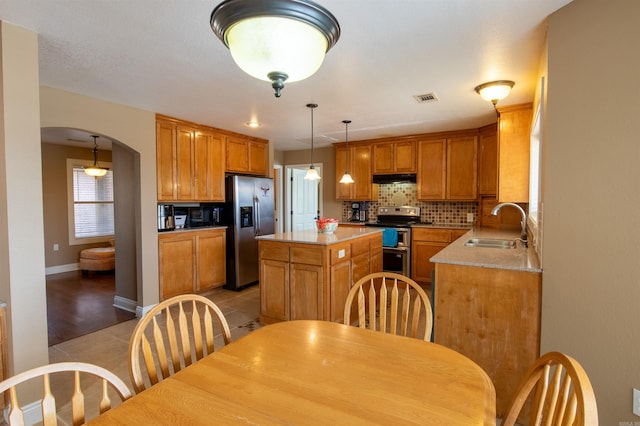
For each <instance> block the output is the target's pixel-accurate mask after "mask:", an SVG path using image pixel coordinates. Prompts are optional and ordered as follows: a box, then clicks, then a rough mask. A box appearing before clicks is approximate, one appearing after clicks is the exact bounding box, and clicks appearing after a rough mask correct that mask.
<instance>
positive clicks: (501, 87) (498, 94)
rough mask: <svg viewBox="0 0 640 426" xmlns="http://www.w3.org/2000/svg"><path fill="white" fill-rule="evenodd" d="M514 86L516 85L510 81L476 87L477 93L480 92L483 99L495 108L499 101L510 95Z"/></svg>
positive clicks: (494, 82) (491, 82)
mask: <svg viewBox="0 0 640 426" xmlns="http://www.w3.org/2000/svg"><path fill="white" fill-rule="evenodd" d="M514 84H515V83H514V82H513V81H510V80H497V81H490V82H488V83H483V84H481V85H479V86H476V88H475V91H476V92H478V94H479V95H480V96H481V97H482V99H484V100H485V101H490V102H491V103H492V104H493V107H494V108H495V107H496V104H497V103H498V101H500V100H502V99H504V98H506V97H507V95H509V92H511V88H512V87H513V85H514Z"/></svg>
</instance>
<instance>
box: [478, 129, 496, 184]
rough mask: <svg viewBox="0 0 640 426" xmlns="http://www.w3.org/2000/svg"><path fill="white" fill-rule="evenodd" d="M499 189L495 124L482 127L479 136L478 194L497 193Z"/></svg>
mask: <svg viewBox="0 0 640 426" xmlns="http://www.w3.org/2000/svg"><path fill="white" fill-rule="evenodd" d="M497 189H498V129H497V126H496V125H495V124H492V125H489V126H485V127H483V128H481V129H480V136H479V138H478V194H479V195H495V194H496V191H497Z"/></svg>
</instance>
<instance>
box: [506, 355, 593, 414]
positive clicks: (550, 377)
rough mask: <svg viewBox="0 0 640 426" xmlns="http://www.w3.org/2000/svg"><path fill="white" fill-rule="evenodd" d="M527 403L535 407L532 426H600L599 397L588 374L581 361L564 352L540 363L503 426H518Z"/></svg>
mask: <svg viewBox="0 0 640 426" xmlns="http://www.w3.org/2000/svg"><path fill="white" fill-rule="evenodd" d="M534 388H535V394H534V393H533V390H534ZM527 401H531V404H533V405H532V406H531V411H530V415H529V423H528V424H529V425H530V426H534V425H535V426H538V425H576V426H591V425H594V426H595V425H597V424H598V408H597V406H596V397H595V394H594V393H593V388H592V387H591V382H590V381H589V377H588V376H587V373H586V372H585V371H584V369H583V368H582V366H581V365H580V364H579V363H578V361H576V360H575V359H573V358H571V357H570V356H568V355H565V354H563V353H560V352H549V353H547V354H545V355H543V356H541V357H540V358H538V360H536V362H535V363H534V364H533V366H532V367H531V368H530V369H529V371H528V372H527V374H526V375H525V378H524V379H523V381H522V382H521V383H520V385H519V386H518V390H517V391H516V394H515V397H514V398H513V400H512V402H511V404H510V405H509V408H508V409H507V415H506V416H505V418H504V420H503V422H502V425H503V426H513V425H515V424H516V422H517V421H518V417H519V416H520V413H521V411H522V408H523V406H524V404H525V402H527ZM520 420H521V421H522V420H523V419H520Z"/></svg>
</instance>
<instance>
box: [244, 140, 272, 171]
mask: <svg viewBox="0 0 640 426" xmlns="http://www.w3.org/2000/svg"><path fill="white" fill-rule="evenodd" d="M248 153H249V173H252V174H255V175H261V176H266V175H267V158H268V152H267V144H265V143H262V142H248Z"/></svg>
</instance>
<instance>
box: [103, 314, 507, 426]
mask: <svg viewBox="0 0 640 426" xmlns="http://www.w3.org/2000/svg"><path fill="white" fill-rule="evenodd" d="M495 407H496V400H495V390H494V387H493V384H492V382H491V380H490V379H489V377H488V376H487V374H486V373H485V372H484V371H483V370H482V369H481V368H480V367H479V366H478V365H476V364H475V363H474V362H473V361H471V360H470V359H469V358H466V357H465V356H464V355H462V354H460V353H458V352H455V351H453V350H451V349H448V348H446V347H444V346H441V345H438V344H434V343H430V342H425V341H423V340H419V339H412V338H408V337H401V336H395V335H389V334H384V333H381V332H375V331H370V330H367V329H362V328H358V327H351V326H346V325H343V324H338V323H332V322H327V321H287V322H281V323H276V324H272V325H268V326H266V327H263V328H260V329H257V330H255V331H252V332H251V333H249V334H247V335H246V336H244V337H242V338H240V339H238V340H237V341H234V342H232V343H230V344H229V345H226V346H225V347H224V348H222V349H221V350H219V351H216V352H214V353H212V354H210V355H208V356H207V357H205V358H203V359H202V360H200V361H198V362H196V363H195V364H193V365H191V366H189V367H187V368H185V369H184V370H182V371H180V372H178V373H176V374H175V375H173V376H171V377H169V378H167V379H165V380H163V381H162V382H160V383H158V384H157V385H155V386H152V387H150V388H149V389H147V390H145V391H143V392H141V393H140V394H138V395H136V396H134V397H133V398H131V399H129V400H127V401H125V402H123V403H122V404H120V405H119V406H117V407H115V408H113V409H111V410H110V411H107V412H106V413H104V414H102V415H100V416H99V417H97V418H95V419H93V420H92V421H91V422H90V424H92V425H146V424H149V425H150V424H153V425H212V424H251V425H284V424H286V425H306V424H317V425H339V424H345V425H346V424H348V425H358V424H368V425H370V424H385V425H409V424H420V425H447V426H453V425H464V426H470V425H495V421H496V418H495Z"/></svg>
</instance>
